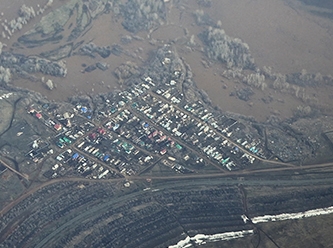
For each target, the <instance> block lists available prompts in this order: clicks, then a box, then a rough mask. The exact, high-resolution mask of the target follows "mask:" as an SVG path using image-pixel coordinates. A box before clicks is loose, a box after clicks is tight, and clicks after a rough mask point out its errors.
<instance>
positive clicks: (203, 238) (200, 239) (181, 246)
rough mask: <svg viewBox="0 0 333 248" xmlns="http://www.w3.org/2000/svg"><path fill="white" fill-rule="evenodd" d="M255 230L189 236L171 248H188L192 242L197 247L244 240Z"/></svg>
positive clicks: (170, 247)
mask: <svg viewBox="0 0 333 248" xmlns="http://www.w3.org/2000/svg"><path fill="white" fill-rule="evenodd" d="M253 233H254V231H253V230H242V231H237V232H226V233H216V234H212V235H206V234H197V235H195V236H194V237H189V236H187V237H186V238H185V239H183V240H181V241H179V242H178V243H177V244H176V245H170V246H169V248H187V247H191V246H192V242H194V243H195V244H197V245H203V244H206V243H208V242H217V241H223V240H231V239H238V238H243V237H245V236H247V235H252V234H253Z"/></svg>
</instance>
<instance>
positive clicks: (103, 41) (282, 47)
mask: <svg viewBox="0 0 333 248" xmlns="http://www.w3.org/2000/svg"><path fill="white" fill-rule="evenodd" d="M45 2H46V1H43V0H25V1H24V0H17V1H12V0H2V1H1V2H0V9H1V10H4V11H3V12H5V13H4V16H3V17H2V19H4V18H6V19H8V20H11V19H12V18H14V17H16V16H17V14H16V13H17V11H18V9H19V8H20V6H21V5H22V4H23V3H25V4H26V5H27V6H34V7H35V6H36V5H37V4H41V5H42V4H43V3H45ZM65 2H66V0H59V1H54V4H53V7H52V8H50V9H49V10H48V11H52V9H55V8H56V7H57V6H60V5H61V4H64V3H65ZM171 2H172V1H171ZM212 3H213V4H212V7H211V8H204V9H203V10H204V11H205V12H207V13H208V14H209V15H210V16H211V17H212V18H213V19H215V20H221V21H222V26H223V28H224V29H225V31H226V33H227V34H228V35H230V36H232V37H239V38H241V39H242V40H243V41H245V42H246V43H248V44H249V46H250V50H251V52H252V54H253V57H254V58H255V60H256V63H257V64H258V65H259V66H260V67H262V66H264V65H266V66H272V67H273V68H274V71H276V72H282V73H291V72H298V71H300V70H301V69H303V68H304V69H306V70H307V71H308V72H313V73H315V72H321V73H323V74H329V73H332V72H333V62H332V61H333V49H331V47H332V44H333V40H332V34H333V24H332V22H331V21H329V20H326V19H323V18H320V17H317V16H313V15H311V14H309V13H307V12H306V11H304V10H302V9H301V8H300V9H295V8H291V7H290V6H289V5H287V4H286V2H285V0H216V1H212ZM181 4H182V6H181V7H179V6H177V5H176V4H173V3H168V4H167V6H168V8H169V9H168V20H167V22H166V23H165V24H164V25H163V26H161V27H160V28H159V29H157V30H155V31H154V32H152V34H151V37H152V38H153V39H156V40H158V41H159V42H163V41H164V42H169V41H170V40H177V42H176V46H177V49H178V51H179V53H180V55H181V56H182V57H183V58H184V59H185V61H186V62H187V63H189V64H190V66H191V68H192V70H193V73H194V81H195V82H196V83H197V85H198V87H199V88H202V89H204V90H205V91H206V92H207V93H208V95H209V96H210V98H211V99H212V101H213V104H215V105H218V106H219V107H221V108H222V109H223V110H224V111H231V112H236V113H241V114H245V115H251V116H254V117H255V118H257V119H258V120H260V121H264V120H266V118H267V117H268V116H269V115H270V114H272V113H275V114H276V113H279V114H280V116H281V117H282V118H285V117H290V116H291V115H292V113H293V110H294V109H295V108H296V107H297V106H298V105H304V103H302V102H301V101H300V100H297V99H295V98H294V97H292V96H290V95H283V94H281V93H279V92H275V91H274V90H272V89H267V90H265V91H261V90H254V91H255V95H254V96H253V97H252V99H251V100H250V101H249V102H244V101H240V100H238V99H236V98H235V97H231V96H229V95H230V93H231V92H232V91H234V89H235V87H236V88H237V87H238V88H241V87H244V86H243V85H242V84H241V83H237V82H234V81H229V80H227V79H225V78H223V77H221V76H220V74H221V72H223V70H224V68H223V65H221V64H219V63H215V64H213V65H212V66H211V67H210V68H205V67H204V66H203V64H202V62H201V61H202V59H206V58H205V55H204V54H203V53H202V52H201V50H202V47H201V45H202V44H201V42H200V40H199V39H198V38H197V35H198V34H199V33H200V32H201V31H202V30H203V28H202V27H198V26H197V25H195V24H194V19H193V16H192V12H193V11H194V10H196V9H199V8H200V6H198V5H197V3H196V1H195V0H184V1H181ZM35 9H36V8H35ZM44 14H45V13H44ZM39 18H40V17H38V18H36V19H35V20H34V21H32V22H31V23H29V24H28V25H27V26H25V27H24V29H23V30H21V31H20V32H18V33H16V34H14V36H13V37H12V39H11V40H10V41H9V42H8V41H6V43H7V44H8V47H10V46H11V44H12V42H14V41H15V40H16V39H17V38H18V37H19V36H20V35H22V34H23V33H24V32H26V31H28V30H29V29H31V28H32V26H33V24H34V23H35V22H37V21H38V20H39ZM93 25H94V26H93V28H91V29H90V30H89V31H88V32H87V33H86V34H85V35H84V36H83V37H82V39H84V40H85V42H88V41H93V42H94V43H95V44H96V45H100V46H106V45H112V44H119V43H120V38H121V36H122V35H126V34H129V33H128V32H127V31H125V30H124V29H123V28H122V26H121V20H114V19H112V18H111V16H110V15H102V16H101V17H100V18H99V19H97V20H95V21H94V22H93ZM185 29H186V31H185ZM186 33H187V36H186V35H185V34H186ZM138 35H139V36H141V37H143V38H145V39H146V38H147V33H146V32H143V33H139V34H138ZM191 35H194V36H195V42H196V43H197V44H198V45H197V46H196V47H195V48H194V49H193V51H189V50H188V49H185V48H184V46H183V43H184V41H186V40H188V39H189V36H191ZM185 36H186V37H185ZM159 44H160V43H159ZM58 45H59V44H58ZM123 47H124V49H125V50H126V51H127V52H128V54H135V55H136V57H134V58H133V57H131V56H127V55H124V54H123V55H122V56H119V57H117V56H114V55H111V56H110V57H109V58H106V59H102V58H98V59H97V60H96V58H95V59H91V58H89V57H83V56H72V57H70V58H68V59H66V62H67V67H68V75H67V76H66V78H63V79H61V78H53V77H47V76H46V77H45V78H51V79H52V80H53V81H54V82H55V83H56V84H57V89H56V90H54V91H49V90H47V89H46V88H45V86H44V85H43V84H42V83H41V82H36V83H32V82H29V81H26V80H22V79H14V80H13V84H14V85H16V86H20V87H26V88H29V89H32V90H35V91H39V92H41V93H42V94H44V95H45V96H47V97H48V98H49V99H54V100H66V99H67V98H68V97H70V96H72V95H74V94H77V93H82V94H83V93H88V94H93V93H100V92H105V91H109V90H112V89H115V88H119V84H118V83H117V80H116V78H115V77H114V76H113V74H112V72H113V70H114V69H115V68H116V67H117V66H119V65H120V64H121V63H124V62H126V61H134V62H136V63H137V64H139V65H140V64H141V63H142V61H144V60H145V59H147V54H148V52H149V51H150V50H151V49H156V48H157V46H153V45H151V44H149V42H148V41H147V40H145V41H133V42H132V43H131V44H129V45H124V46H123ZM138 47H141V48H142V52H141V53H137V52H136V50H137V48H138ZM49 49H51V48H50V46H43V47H41V48H36V49H29V50H28V49H26V50H21V51H20V52H22V53H24V54H38V53H40V52H41V51H46V50H49ZM137 56H140V58H138V57H137ZM97 61H101V62H106V63H108V64H109V65H110V69H109V70H107V71H105V72H102V71H100V70H98V69H97V70H95V71H93V72H90V73H82V72H81V70H82V69H83V67H82V64H86V65H90V64H93V63H96V62H97ZM38 76H40V77H41V76H42V75H38ZM307 93H308V94H310V95H315V96H316V97H317V98H318V99H320V102H319V106H320V107H321V108H323V109H325V110H326V113H327V114H331V112H330V111H331V108H330V106H331V105H332V99H333V97H332V95H333V89H332V87H330V86H322V87H321V88H317V89H312V88H309V89H307ZM268 96H271V97H272V98H273V99H274V100H273V101H272V102H271V103H269V104H264V103H263V101H262V98H267V97H268ZM283 102H284V103H283Z"/></svg>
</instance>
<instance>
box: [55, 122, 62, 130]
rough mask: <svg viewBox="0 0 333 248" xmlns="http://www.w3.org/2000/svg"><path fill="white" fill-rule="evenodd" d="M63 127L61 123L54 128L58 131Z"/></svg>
mask: <svg viewBox="0 0 333 248" xmlns="http://www.w3.org/2000/svg"><path fill="white" fill-rule="evenodd" d="M61 128H62V126H61V124H59V123H57V124H55V125H54V129H55V130H57V131H59V130H61Z"/></svg>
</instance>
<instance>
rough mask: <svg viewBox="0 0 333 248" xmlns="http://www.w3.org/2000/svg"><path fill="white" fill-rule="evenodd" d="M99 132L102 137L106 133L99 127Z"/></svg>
mask: <svg viewBox="0 0 333 248" xmlns="http://www.w3.org/2000/svg"><path fill="white" fill-rule="evenodd" d="M97 131H98V132H99V133H100V134H102V135H103V134H105V133H106V132H105V130H104V129H103V128H101V127H99V128H98V130H97Z"/></svg>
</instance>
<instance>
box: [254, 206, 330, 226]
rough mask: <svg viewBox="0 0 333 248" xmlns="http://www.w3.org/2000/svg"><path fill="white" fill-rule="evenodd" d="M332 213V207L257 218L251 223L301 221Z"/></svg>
mask: <svg viewBox="0 0 333 248" xmlns="http://www.w3.org/2000/svg"><path fill="white" fill-rule="evenodd" d="M332 213H333V206H331V207H328V208H318V209H312V210H308V211H305V212H298V213H290V214H278V215H264V216H257V217H254V218H252V219H251V220H252V223H254V224H256V223H262V222H268V221H280V220H296V219H302V218H308V217H313V216H318V215H324V214H332Z"/></svg>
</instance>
